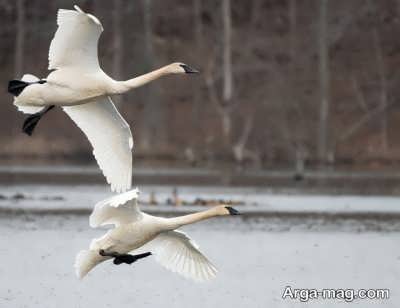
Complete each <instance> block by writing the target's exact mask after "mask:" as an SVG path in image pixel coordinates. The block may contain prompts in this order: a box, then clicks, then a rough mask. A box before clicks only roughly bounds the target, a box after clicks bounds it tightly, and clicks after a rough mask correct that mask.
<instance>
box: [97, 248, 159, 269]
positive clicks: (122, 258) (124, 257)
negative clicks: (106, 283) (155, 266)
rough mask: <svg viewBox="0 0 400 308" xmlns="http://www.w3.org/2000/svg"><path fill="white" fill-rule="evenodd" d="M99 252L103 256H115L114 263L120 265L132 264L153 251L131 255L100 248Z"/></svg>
mask: <svg viewBox="0 0 400 308" xmlns="http://www.w3.org/2000/svg"><path fill="white" fill-rule="evenodd" d="M99 254H100V255H101V256H103V257H112V258H114V260H113V263H114V264H115V265H120V264H122V263H126V264H132V263H133V262H135V261H137V260H139V259H143V258H146V257H148V256H150V255H151V252H145V253H141V254H137V255H130V254H120V253H118V252H114V251H110V252H106V251H104V250H103V249H100V251H99Z"/></svg>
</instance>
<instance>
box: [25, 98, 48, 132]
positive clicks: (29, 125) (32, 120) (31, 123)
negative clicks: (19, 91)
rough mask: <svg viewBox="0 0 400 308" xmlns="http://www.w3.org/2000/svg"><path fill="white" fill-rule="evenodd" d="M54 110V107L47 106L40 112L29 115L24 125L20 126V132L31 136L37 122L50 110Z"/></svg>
mask: <svg viewBox="0 0 400 308" xmlns="http://www.w3.org/2000/svg"><path fill="white" fill-rule="evenodd" d="M53 108H54V105H51V106H48V107H46V108H45V109H43V110H42V111H40V112H37V113H34V114H31V115H30V116H28V117H27V118H26V119H25V121H24V125H23V126H22V131H23V132H24V133H25V134H27V135H28V136H32V133H33V130H34V129H35V127H36V125H37V124H38V122H39V120H40V119H41V118H42V117H43V116H44V115H45V114H46V113H47V112H49V111H50V110H51V109H53Z"/></svg>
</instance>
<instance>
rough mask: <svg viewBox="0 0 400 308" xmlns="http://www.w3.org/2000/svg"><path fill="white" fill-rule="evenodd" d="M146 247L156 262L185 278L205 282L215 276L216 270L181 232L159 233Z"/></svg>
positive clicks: (195, 245)
mask: <svg viewBox="0 0 400 308" xmlns="http://www.w3.org/2000/svg"><path fill="white" fill-rule="evenodd" d="M147 245H149V246H150V248H149V249H150V251H151V252H152V253H153V254H154V257H155V259H156V260H157V262H159V263H160V264H161V265H162V266H164V267H165V268H167V269H169V270H170V271H172V272H176V273H178V274H180V275H182V276H184V277H186V278H189V279H193V280H196V281H207V280H210V279H213V278H215V276H216V274H217V269H216V268H215V266H214V265H213V264H212V263H211V262H210V261H209V260H208V259H207V258H206V257H205V256H204V255H203V254H202V253H201V252H200V250H199V247H198V246H197V244H196V243H195V242H194V241H192V240H191V239H190V238H189V237H188V236H187V235H186V234H185V233H183V232H181V231H169V232H166V233H161V234H159V235H158V236H157V237H156V238H155V239H154V240H153V241H151V242H150V243H149V244H147ZM147 245H146V246H147ZM146 248H147V247H146Z"/></svg>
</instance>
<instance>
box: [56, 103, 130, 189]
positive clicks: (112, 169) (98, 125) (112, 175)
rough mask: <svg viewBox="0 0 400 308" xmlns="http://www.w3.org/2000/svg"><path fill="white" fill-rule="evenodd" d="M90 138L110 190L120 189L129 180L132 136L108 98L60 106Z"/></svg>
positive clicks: (127, 187)
mask: <svg viewBox="0 0 400 308" xmlns="http://www.w3.org/2000/svg"><path fill="white" fill-rule="evenodd" d="M63 109H64V111H65V112H66V113H67V114H68V116H69V117H70V118H71V119H72V120H73V121H74V122H75V123H76V125H77V126H78V127H79V128H80V129H81V130H82V131H83V132H84V133H85V135H86V137H87V138H88V139H89V141H90V143H91V145H92V147H93V154H94V156H95V158H96V160H97V163H98V164H99V167H100V169H101V170H102V171H103V174H104V176H105V177H106V179H107V182H108V183H109V184H111V190H112V191H116V192H123V191H126V190H127V189H130V188H131V183H132V147H133V139H132V134H131V130H130V128H129V125H128V123H126V121H125V120H124V119H123V118H122V116H121V115H120V114H119V112H118V110H117V109H116V108H115V106H114V104H113V103H112V101H111V99H110V98H108V97H107V98H104V99H103V100H99V101H97V102H93V103H88V104H84V105H77V106H70V107H63Z"/></svg>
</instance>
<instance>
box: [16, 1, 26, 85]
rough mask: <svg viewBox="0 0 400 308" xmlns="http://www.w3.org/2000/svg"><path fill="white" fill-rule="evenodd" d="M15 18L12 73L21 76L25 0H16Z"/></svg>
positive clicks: (23, 48) (23, 50) (23, 49)
mask: <svg viewBox="0 0 400 308" xmlns="http://www.w3.org/2000/svg"><path fill="white" fill-rule="evenodd" d="M16 15H17V18H16V19H15V33H16V37H15V58H14V75H15V78H21V77H22V73H23V68H24V52H25V31H26V28H25V19H26V16H25V15H26V13H25V0H16Z"/></svg>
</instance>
